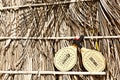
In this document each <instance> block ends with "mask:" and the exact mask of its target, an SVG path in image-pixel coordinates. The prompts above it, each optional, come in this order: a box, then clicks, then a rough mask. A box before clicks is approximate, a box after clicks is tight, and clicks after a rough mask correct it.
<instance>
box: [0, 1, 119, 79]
mask: <svg viewBox="0 0 120 80" xmlns="http://www.w3.org/2000/svg"><path fill="white" fill-rule="evenodd" d="M59 1H60V2H59ZM53 2H56V3H53ZM46 3H47V4H46ZM48 3H49V4H48ZM76 35H85V36H118V35H120V1H119V0H89V1H87V0H78V1H75V0H74V1H73V0H71V1H70V0H68V1H67V0H1V1H0V36H2V37H16V36H20V37H67V36H76ZM69 43H70V41H69V40H27V39H26V40H22V39H19V40H14V39H2V40H0V70H1V71H39V70H40V71H55V70H56V69H55V67H54V64H53V58H54V55H55V53H56V52H57V51H58V50H59V49H60V48H62V47H65V46H68V45H69ZM84 46H85V47H86V48H90V49H97V50H99V51H101V52H102V53H103V55H104V56H105V58H106V65H107V66H106V69H105V72H106V73H107V74H106V75H104V76H103V75H101V76H100V75H98V76H94V75H93V76H91V75H88V76H85V75H40V76H39V75H32V74H30V75H22V74H21V75H15V74H13V75H10V74H0V80H39V79H41V80H57V79H58V80H98V79H99V80H118V79H120V50H119V49H120V38H117V39H112V38H111V39H86V40H84ZM81 64H82V63H81V58H80V55H78V62H77V64H76V65H75V66H74V68H73V69H72V70H71V71H81V72H83V71H84V70H83V66H81Z"/></svg>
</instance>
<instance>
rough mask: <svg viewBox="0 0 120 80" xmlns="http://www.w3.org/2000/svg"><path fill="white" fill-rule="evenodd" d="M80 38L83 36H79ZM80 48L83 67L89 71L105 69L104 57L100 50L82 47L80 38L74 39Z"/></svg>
mask: <svg viewBox="0 0 120 80" xmlns="http://www.w3.org/2000/svg"><path fill="white" fill-rule="evenodd" d="M81 37H82V39H83V38H84V36H81ZM74 42H75V44H77V45H78V46H79V47H80V49H81V54H82V63H83V66H84V68H85V69H86V70H87V71H89V72H101V71H103V70H104V69H105V58H104V56H103V55H102V53H101V52H99V51H96V50H91V49H86V48H83V47H82V45H81V42H82V40H80V39H78V40H76V41H74Z"/></svg>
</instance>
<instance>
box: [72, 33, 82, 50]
mask: <svg viewBox="0 0 120 80" xmlns="http://www.w3.org/2000/svg"><path fill="white" fill-rule="evenodd" d="M83 39H84V35H81V36H80V37H79V38H77V37H76V38H75V39H73V44H75V45H77V47H79V48H82V42H83Z"/></svg>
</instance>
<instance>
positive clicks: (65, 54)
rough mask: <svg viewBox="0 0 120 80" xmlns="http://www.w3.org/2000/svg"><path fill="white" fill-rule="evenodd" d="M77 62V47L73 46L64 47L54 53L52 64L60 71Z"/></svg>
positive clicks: (66, 69)
mask: <svg viewBox="0 0 120 80" xmlns="http://www.w3.org/2000/svg"><path fill="white" fill-rule="evenodd" d="M76 62H77V48H76V47H75V46H68V47H64V48H62V49H60V50H58V52H57V53H56V54H55V57H54V65H55V67H56V68H57V69H58V70H60V71H69V70H71V69H72V68H73V67H74V65H75V64H76Z"/></svg>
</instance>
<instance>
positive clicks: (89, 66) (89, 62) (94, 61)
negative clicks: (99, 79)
mask: <svg viewBox="0 0 120 80" xmlns="http://www.w3.org/2000/svg"><path fill="white" fill-rule="evenodd" d="M81 53H82V52H81ZM82 54H84V55H83V56H82V57H83V59H82V61H83V65H84V67H85V68H86V70H87V71H89V72H102V71H103V70H104V69H105V58H104V56H103V55H102V54H101V52H98V51H95V50H87V51H84V52H83V53H82Z"/></svg>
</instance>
